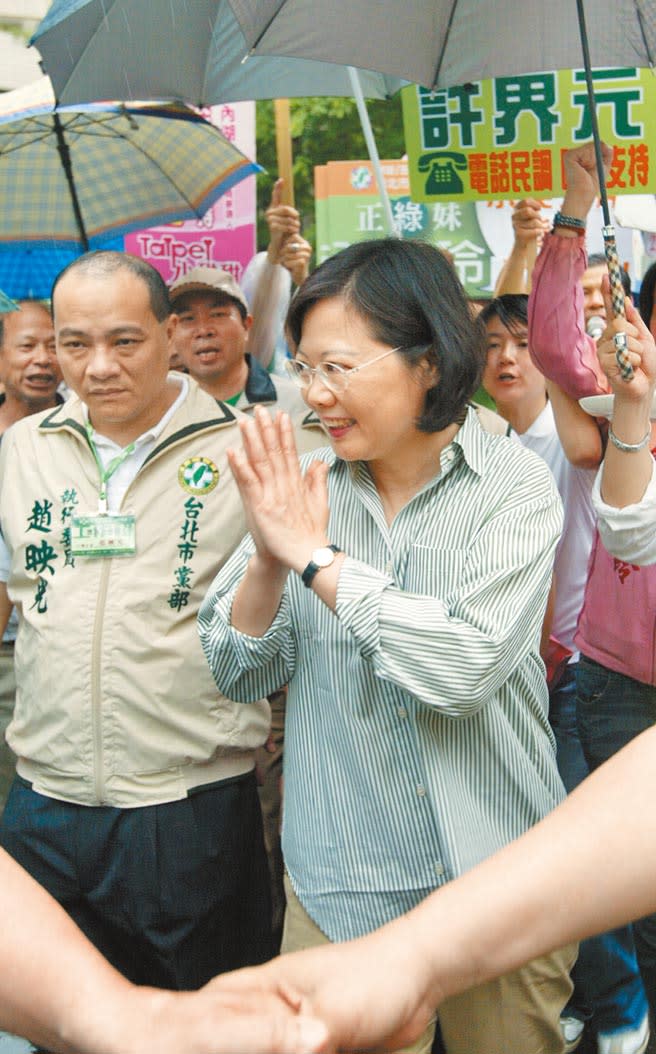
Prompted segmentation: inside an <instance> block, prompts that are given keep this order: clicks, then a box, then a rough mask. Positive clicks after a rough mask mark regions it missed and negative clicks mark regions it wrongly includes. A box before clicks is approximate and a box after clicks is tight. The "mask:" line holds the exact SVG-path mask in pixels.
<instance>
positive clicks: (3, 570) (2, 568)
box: [0, 534, 11, 582]
mask: <svg viewBox="0 0 656 1054" xmlns="http://www.w3.org/2000/svg"><path fill="white" fill-rule="evenodd" d="M10 571H11V556H10V553H9V550H8V548H7V545H6V543H5V540H4V538H3V537H2V534H0V582H8V581H9V572H10Z"/></svg>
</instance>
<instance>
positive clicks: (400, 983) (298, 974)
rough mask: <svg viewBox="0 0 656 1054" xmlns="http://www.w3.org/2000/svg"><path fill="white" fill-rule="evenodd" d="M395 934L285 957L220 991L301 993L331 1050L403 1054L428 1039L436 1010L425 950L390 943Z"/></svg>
mask: <svg viewBox="0 0 656 1054" xmlns="http://www.w3.org/2000/svg"><path fill="white" fill-rule="evenodd" d="M392 925H393V926H394V924H392ZM390 930H391V927H387V928H386V931H383V932H380V931H379V932H377V933H372V934H370V935H369V936H367V937H363V938H361V939H360V940H358V941H350V942H348V943H346V944H330V945H324V946H322V947H321V948H311V949H308V950H307V951H302V952H296V953H294V954H291V955H283V956H281V957H280V958H278V959H274V960H272V962H270V963H267V964H266V965H265V966H261V967H256V968H254V969H247V970H240V971H239V972H237V973H234V974H223V975H222V976H221V977H219V978H217V980H216V984H217V985H218V987H219V989H220V990H226V991H232V992H233V993H236V992H240V991H247V992H250V993H255V992H262V993H266V994H269V995H272V994H273V995H278V996H280V997H284V993H286V992H289V991H293V992H297V993H300V995H301V997H302V1001H301V1004H300V1010H301V1013H303V1014H311V1015H312V1016H313V1017H317V1018H319V1019H320V1020H321V1021H323V1022H324V1023H325V1025H326V1027H327V1029H328V1034H329V1044H328V1047H329V1049H330V1050H333V1049H335V1050H344V1051H353V1050H362V1049H366V1050H373V1049H375V1050H399V1049H401V1048H403V1047H405V1046H407V1045H408V1044H409V1043H410V1042H412V1041H414V1040H415V1039H416V1038H417V1037H418V1036H420V1035H421V1033H422V1032H423V1030H424V1029H425V1028H426V1026H427V1024H428V1022H429V1021H430V1019H431V1017H433V1016H434V1014H435V1009H436V1008H435V1005H434V1004H432V1003H431V1002H430V1001H429V1000H428V999H427V998H426V997H425V996H424V994H423V993H424V992H425V986H424V985H423V983H422V977H421V963H419V960H420V959H421V956H418V955H417V949H416V948H414V949H410V948H407V947H406V946H405V945H406V944H407V942H404V941H402V940H390V936H389V932H390ZM410 952H413V954H410ZM418 963H419V965H418ZM213 983H214V982H213Z"/></svg>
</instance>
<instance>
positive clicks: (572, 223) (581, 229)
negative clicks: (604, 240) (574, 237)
mask: <svg viewBox="0 0 656 1054" xmlns="http://www.w3.org/2000/svg"><path fill="white" fill-rule="evenodd" d="M556 227H566V228H567V230H569V231H577V232H578V233H580V234H585V220H580V219H578V217H576V216H564V215H563V213H562V212H557V213H556V215H555V216H554V218H553V229H554V230H555V229H556Z"/></svg>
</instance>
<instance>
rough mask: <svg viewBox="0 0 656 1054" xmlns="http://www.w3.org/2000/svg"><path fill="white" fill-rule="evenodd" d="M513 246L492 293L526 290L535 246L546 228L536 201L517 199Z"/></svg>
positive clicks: (535, 249) (513, 218)
mask: <svg viewBox="0 0 656 1054" xmlns="http://www.w3.org/2000/svg"><path fill="white" fill-rule="evenodd" d="M512 225H513V246H512V249H511V251H510V256H509V257H508V259H507V260H506V261H505V263H504V265H503V267H502V268H501V271H500V272H499V277H498V278H497V282H496V285H495V287H494V295H495V296H503V295H504V294H505V293H528V292H529V290H530V288H531V276H532V272H533V267H534V265H535V259H536V256H537V252H538V249H539V247H540V245H541V243H542V239H543V237H544V235H545V234H546V233H547V230H548V222H547V220H545V219H544V218H543V216H542V207H541V205H540V202H539V201H535V199H533V198H526V199H524V200H522V201H518V202H517V204H516V205H515V207H514V209H513V212H512Z"/></svg>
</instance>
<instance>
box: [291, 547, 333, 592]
mask: <svg viewBox="0 0 656 1054" xmlns="http://www.w3.org/2000/svg"><path fill="white" fill-rule="evenodd" d="M341 552H343V550H342V549H340V548H339V546H338V545H322V546H321V548H320V549H314V550H313V552H312V553H311V555H310V562H309V564H308V565H307V567H306V568H305V570H304V571H303V573H302V574H301V581H302V583H303V585H304V586H307V587H308V589H309V588H310V586H311V585H312V582H313V581H314V576H315V575H316V573H317V571H320V570H321V568H322V567H330V565H331V564H332V563H334V560H335V556H336V554H337V553H341Z"/></svg>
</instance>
